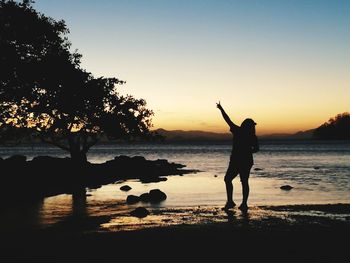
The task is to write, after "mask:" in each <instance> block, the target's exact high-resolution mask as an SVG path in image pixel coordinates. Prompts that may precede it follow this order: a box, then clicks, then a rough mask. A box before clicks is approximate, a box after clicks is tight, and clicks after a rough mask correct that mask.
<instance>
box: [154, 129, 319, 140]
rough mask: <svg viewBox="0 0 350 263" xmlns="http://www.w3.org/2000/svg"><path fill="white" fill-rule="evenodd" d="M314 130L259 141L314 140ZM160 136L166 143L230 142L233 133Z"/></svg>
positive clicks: (166, 132)
mask: <svg viewBox="0 0 350 263" xmlns="http://www.w3.org/2000/svg"><path fill="white" fill-rule="evenodd" d="M313 131H314V129H311V130H307V131H299V132H297V133H294V134H284V133H283V134H269V135H262V136H259V139H267V140H268V139H271V140H272V139H274V140H278V139H286V140H288V139H291V140H292V139H312V134H313ZM155 132H157V133H158V134H159V135H162V136H164V137H165V140H166V141H176V142H181V141H230V140H232V135H231V133H216V132H206V131H199V130H193V131H183V130H165V129H157V130H155Z"/></svg>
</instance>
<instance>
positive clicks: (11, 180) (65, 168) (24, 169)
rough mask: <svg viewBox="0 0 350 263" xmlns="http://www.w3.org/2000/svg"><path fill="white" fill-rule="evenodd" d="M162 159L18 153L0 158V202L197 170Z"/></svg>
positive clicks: (35, 197) (161, 179)
mask: <svg viewBox="0 0 350 263" xmlns="http://www.w3.org/2000/svg"><path fill="white" fill-rule="evenodd" d="M184 167H185V166H184V165H182V164H178V163H172V162H169V161H167V160H165V159H158V160H146V159H145V158H144V157H142V156H135V157H128V156H117V157H115V158H114V159H113V160H109V161H106V162H104V163H101V164H94V163H89V162H87V163H84V164H79V165H77V164H75V163H73V162H72V161H71V159H70V158H55V157H50V156H38V157H35V158H33V159H32V160H30V161H27V158H26V157H25V156H22V155H15V156H11V157H9V158H7V159H0V171H1V174H2V176H1V177H2V178H1V181H2V186H3V187H2V191H1V192H0V198H1V199H0V200H2V202H1V203H5V205H6V204H11V205H12V204H13V203H16V202H24V201H25V200H33V199H40V198H44V197H48V196H53V195H58V194H63V193H68V194H70V193H78V192H79V191H84V189H85V188H91V189H95V188H99V187H101V186H102V185H106V184H110V183H115V182H116V181H120V180H127V179H138V180H140V181H141V182H144V183H147V182H159V181H165V180H166V176H170V175H184V174H188V173H195V172H198V171H197V170H191V169H184Z"/></svg>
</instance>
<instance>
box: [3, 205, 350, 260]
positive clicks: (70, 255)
mask: <svg viewBox="0 0 350 263" xmlns="http://www.w3.org/2000/svg"><path fill="white" fill-rule="evenodd" d="M152 212H153V217H152V216H151V218H153V219H152V220H154V221H155V222H158V223H156V224H153V225H152V224H148V223H147V222H150V221H152V220H149V221H147V220H146V218H145V219H137V220H138V222H139V223H138V224H137V225H136V226H135V227H133V225H132V224H129V225H124V228H118V227H117V226H116V225H115V224H112V225H108V222H109V221H108V220H110V219H106V218H105V217H103V218H87V217H82V218H74V219H73V220H71V221H67V222H65V223H60V224H56V225H53V226H50V227H48V228H44V229H34V228H33V229H21V230H20V231H3V233H1V253H0V257H1V262H122V261H124V262H125V261H126V260H127V261H128V262H153V261H159V262H188V261H195V262H199V261H205V262H222V261H223V260H225V261H230V262H253V261H254V262H257V261H259V262H277V261H278V262H349V260H350V249H349V238H350V204H337V205H298V206H270V207H268V206H264V207H261V206H260V207H252V208H251V209H250V210H249V211H248V213H242V212H241V211H240V210H238V209H233V210H231V211H229V212H228V213H226V212H224V211H221V210H220V208H218V207H196V208H181V209H163V210H159V209H158V210H157V212H156V213H155V211H151V215H152ZM157 220H158V221H157ZM106 222H107V223H106ZM130 222H132V221H130ZM143 223H144V224H143ZM106 224H107V227H106ZM101 226H104V227H101ZM128 229H129V230H128Z"/></svg>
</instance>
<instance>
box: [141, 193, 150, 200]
mask: <svg viewBox="0 0 350 263" xmlns="http://www.w3.org/2000/svg"><path fill="white" fill-rule="evenodd" d="M140 200H141V201H142V202H149V193H144V194H142V195H140Z"/></svg>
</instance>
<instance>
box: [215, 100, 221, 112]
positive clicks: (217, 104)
mask: <svg viewBox="0 0 350 263" xmlns="http://www.w3.org/2000/svg"><path fill="white" fill-rule="evenodd" d="M216 107H217V108H218V109H219V110H222V106H221V104H220V101H219V102H218V103H216Z"/></svg>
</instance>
